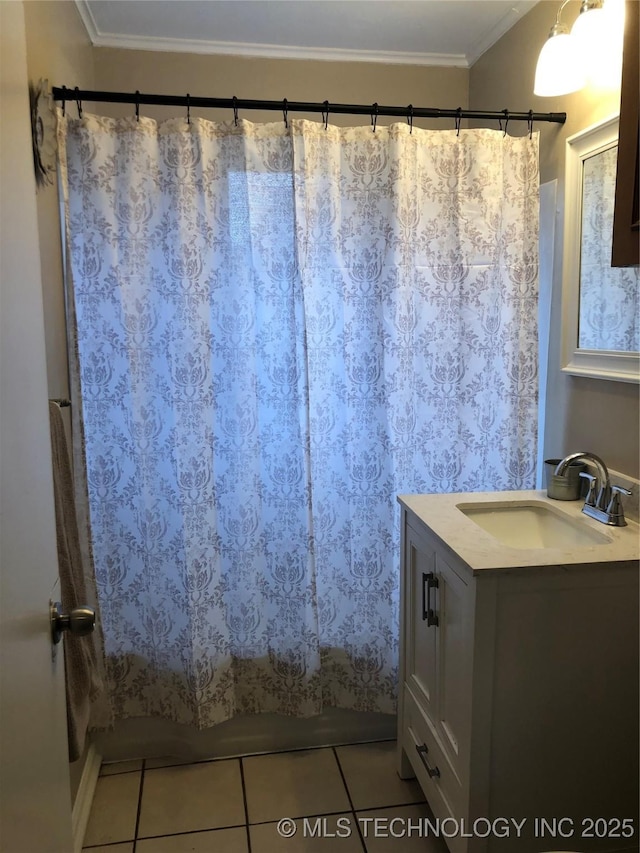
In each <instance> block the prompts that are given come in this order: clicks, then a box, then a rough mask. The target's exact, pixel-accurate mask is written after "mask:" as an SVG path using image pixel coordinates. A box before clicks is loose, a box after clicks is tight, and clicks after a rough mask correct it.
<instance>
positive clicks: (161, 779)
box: [138, 759, 246, 838]
mask: <svg viewBox="0 0 640 853" xmlns="http://www.w3.org/2000/svg"><path fill="white" fill-rule="evenodd" d="M245 821H246V817H245V811H244V798H243V796H242V780H241V776H240V762H239V761H238V760H237V759H231V760H229V761H211V762H204V763H200V764H188V765H182V766H176V767H163V768H159V769H157V770H145V774H144V785H143V787H142V804H141V807H140V824H139V828H138V837H139V838H143V837H148V836H151V835H169V834H171V833H179V832H183V833H184V832H190V831H192V830H197V829H218V828H221V827H226V826H238V825H240V824H244V823H245Z"/></svg>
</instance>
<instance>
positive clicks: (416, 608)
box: [404, 525, 438, 725]
mask: <svg viewBox="0 0 640 853" xmlns="http://www.w3.org/2000/svg"><path fill="white" fill-rule="evenodd" d="M435 584H436V555H435V551H434V550H433V548H432V547H431V546H430V543H429V541H428V539H427V538H426V537H424V536H422V535H421V534H420V533H418V532H417V531H416V530H414V529H413V528H412V527H411V526H410V525H407V527H406V536H405V590H406V593H405V594H406V595H407V597H408V598H407V603H406V605H405V614H406V624H405V638H404V639H405V649H406V659H405V661H406V662H405V680H406V682H407V685H408V687H409V689H410V690H411V692H412V693H413V695H414V696H415V698H416V701H417V702H419V704H420V705H421V707H422V708H423V710H424V711H425V713H426V714H427V716H428V717H429V718H430V719H431V721H432V723H433V724H434V725H435V722H436V720H437V717H438V713H437V687H438V680H437V667H436V661H437V658H436V638H437V630H438V629H437V625H436V619H435V614H436V612H437V602H436V592H437V590H436V586H435Z"/></svg>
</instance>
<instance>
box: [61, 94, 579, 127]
mask: <svg viewBox="0 0 640 853" xmlns="http://www.w3.org/2000/svg"><path fill="white" fill-rule="evenodd" d="M52 93H53V97H54V99H55V100H56V101H62V102H65V101H76V102H77V103H78V104H79V105H80V104H81V102H82V101H94V102H96V103H109V104H133V105H135V107H136V110H137V109H138V108H139V107H140V106H141V105H142V104H144V105H147V106H169V107H185V108H191V107H207V108H213V107H218V108H221V109H232V110H234V113H235V114H236V115H237V112H238V110H279V111H281V112H284V113H285V114H286V113H322V114H323V116H324V117H325V121H326V119H327V116H328V114H330V113H334V114H341V115H366V116H371V118H372V119H373V117H374V116H375V117H378V116H397V117H401V118H406V119H410V118H411V119H413V118H442V119H444V118H449V119H455V120H456V121H460V120H461V119H465V118H468V119H482V120H485V121H527V122H536V121H537V122H540V121H544V122H555V123H556V124H564V123H565V121H566V120H567V114H566V113H536V112H533V110H529V111H527V112H511V110H498V111H494V112H491V111H487V110H464V109H462V108H461V107H458V108H457V109H453V110H442V109H438V108H436V107H414V106H413V105H412V104H409V105H408V106H406V107H387V106H380V105H378V104H330V103H329V102H328V101H324V103H319V102H315V103H313V102H308V101H288V100H287V99H286V98H285V99H283V100H282V101H256V100H247V99H245V98H235V97H232V98H201V97H197V96H195V95H149V94H143V93H142V92H96V91H92V90H90V89H78V88H75V89H68V88H67V87H66V86H61V87H60V86H54V87H53V89H52Z"/></svg>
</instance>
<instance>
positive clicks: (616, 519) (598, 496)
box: [555, 452, 631, 527]
mask: <svg viewBox="0 0 640 853" xmlns="http://www.w3.org/2000/svg"><path fill="white" fill-rule="evenodd" d="M579 459H585V460H586V461H587V462H591V463H592V464H593V465H594V466H595V468H596V471H597V475H596V476H595V477H594V475H593V474H588V473H587V472H586V471H582V472H581V474H580V476H581V477H582V478H583V479H585V480H586V481H587V482H588V484H589V489H588V492H587V497H586V499H585V502H584V506H583V507H582V512H583V513H584V514H585V515H588V516H589V517H590V518H595V519H596V521H601V522H602V523H603V524H610V525H612V526H614V527H624V526H625V525H626V523H627V522H626V521H625V518H624V510H623V509H622V503H621V501H620V495H621V494H622V495H630V494H631V492H630V491H629V490H628V489H624V488H623V487H622V486H612V485H611V483H610V481H609V471H608V470H607V466H606V465H605V464H604V462H603V461H602V459H600V457H599V456H596V454H595V453H589V452H578V453H570V454H569V455H568V456H565V457H564V459H563V460H562V462H560V463H559V465H558V466H557V467H556V470H555V473H556V475H557V476H558V477H565V476H566V471H567V468H568V467H569V465H571V463H572V462H577V461H578V460H579Z"/></svg>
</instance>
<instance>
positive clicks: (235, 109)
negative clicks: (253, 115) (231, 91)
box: [233, 95, 238, 127]
mask: <svg viewBox="0 0 640 853" xmlns="http://www.w3.org/2000/svg"><path fill="white" fill-rule="evenodd" d="M233 123H234V124H235V126H236V127H237V126H238V99H237V98H236V96H235V95H234V96H233Z"/></svg>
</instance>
